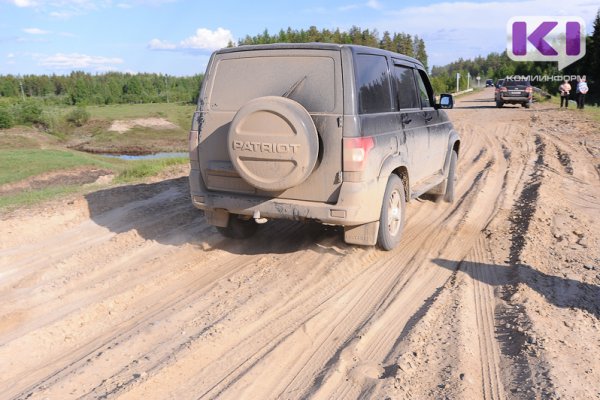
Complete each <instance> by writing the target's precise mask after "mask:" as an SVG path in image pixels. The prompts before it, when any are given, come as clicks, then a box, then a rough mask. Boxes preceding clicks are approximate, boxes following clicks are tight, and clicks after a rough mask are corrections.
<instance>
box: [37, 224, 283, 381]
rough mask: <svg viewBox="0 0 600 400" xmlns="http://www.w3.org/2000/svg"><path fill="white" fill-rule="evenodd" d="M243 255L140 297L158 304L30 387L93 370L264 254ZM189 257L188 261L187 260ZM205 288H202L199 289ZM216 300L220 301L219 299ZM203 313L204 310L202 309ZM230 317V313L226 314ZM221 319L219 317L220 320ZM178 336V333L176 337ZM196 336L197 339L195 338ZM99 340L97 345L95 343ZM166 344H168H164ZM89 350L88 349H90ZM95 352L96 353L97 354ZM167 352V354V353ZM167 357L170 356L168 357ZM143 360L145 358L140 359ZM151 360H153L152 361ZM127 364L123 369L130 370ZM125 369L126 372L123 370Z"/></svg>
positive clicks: (143, 301)
mask: <svg viewBox="0 0 600 400" xmlns="http://www.w3.org/2000/svg"><path fill="white" fill-rule="evenodd" d="M274 231H275V232H276V233H278V234H279V236H280V237H281V238H282V239H285V237H287V236H288V235H293V234H294V231H291V232H288V233H287V234H285V233H284V232H280V231H279V230H274ZM282 233H284V235H283V236H282V235H281V234H282ZM242 257H243V258H240V256H238V255H235V254H231V256H229V257H223V258H222V259H219V260H218V263H217V264H216V265H215V264H213V265H211V268H210V271H209V273H208V274H204V275H202V276H200V277H199V278H197V279H196V281H192V282H191V283H188V284H187V286H181V284H179V283H177V282H175V283H174V284H172V285H171V287H172V289H170V288H166V289H165V290H161V291H160V292H159V293H155V294H151V296H152V297H149V298H142V299H139V300H138V302H139V303H141V304H156V305H155V306H152V307H150V308H144V310H143V314H141V315H139V316H135V317H134V318H133V319H129V320H126V321H125V322H124V323H123V325H122V326H119V327H118V329H117V330H116V331H117V332H121V333H120V334H117V335H116V336H114V335H113V334H112V333H108V336H101V337H100V338H98V339H95V340H94V341H93V342H92V343H91V346H92V349H91V350H89V349H88V348H89V347H90V345H84V346H83V348H82V351H84V352H83V353H82V352H81V351H78V352H77V353H78V355H77V354H76V358H75V361H74V362H71V363H70V364H69V365H68V366H67V367H66V368H64V369H62V370H60V371H58V372H57V373H53V374H51V375H50V376H49V377H48V379H43V380H42V381H41V382H39V383H38V384H36V386H35V387H33V388H31V389H30V390H35V389H38V388H39V389H41V390H42V392H43V391H45V390H46V389H48V388H51V387H52V385H58V383H60V382H61V381H62V380H66V379H67V378H68V377H74V376H76V375H77V374H79V373H81V372H82V370H84V369H86V368H87V369H91V368H92V367H93V366H91V365H88V364H90V363H91V362H93V361H95V360H97V359H98V358H99V357H100V356H106V354H107V353H109V352H110V351H113V352H116V351H119V349H121V348H122V347H123V343H125V342H127V341H134V340H135V338H136V335H137V334H138V333H139V331H140V330H143V329H144V328H146V329H148V328H149V326H148V325H151V321H154V320H157V319H158V320H161V319H168V318H171V317H172V316H171V315H170V314H171V313H172V311H171V310H173V309H177V308H179V309H181V310H185V311H187V310H186V307H185V306H186V304H195V303H199V304H202V302H201V301H199V300H200V299H201V298H202V296H205V295H206V294H207V293H208V292H209V291H210V290H211V288H212V287H213V286H214V285H215V284H216V283H215V282H216V280H217V279H226V278H227V277H228V276H231V275H232V274H234V273H236V272H237V271H239V270H241V269H243V268H244V267H245V266H246V264H247V263H250V262H252V260H255V259H257V258H260V257H261V256H260V255H254V256H242ZM193 258H194V252H192V253H189V252H188V254H185V258H182V256H179V257H178V260H179V261H183V262H190V261H192V260H193ZM186 260H187V261H186ZM206 283H208V286H205V284H206ZM173 289H177V290H173ZM198 289H201V290H198ZM122 290H123V292H124V293H127V292H129V291H130V289H129V288H124V289H122ZM177 293H181V294H177ZM215 301H219V300H218V299H217V300H215ZM205 306H206V309H214V308H215V304H214V302H213V303H210V304H208V305H205ZM198 312H201V311H198ZM225 316H226V315H225ZM225 316H219V318H220V319H223V318H225ZM217 321H218V320H217ZM217 321H212V322H211V323H210V324H209V326H208V328H209V329H210V328H211V327H212V326H213V325H215V324H217V323H218V322H217ZM175 337H176V338H177V336H175ZM185 339H186V338H182V339H181V340H185ZM192 339H193V338H192ZM98 341H100V342H101V343H100V344H99V345H98V344H97V343H98ZM178 342H179V341H178V340H176V343H175V348H176V349H177V348H178V349H179V350H184V348H185V347H186V346H187V344H186V343H185V342H184V343H183V345H179V346H178V347H177V343H178ZM95 343H96V344H95ZM163 347H164V346H163ZM86 349H87V350H86ZM161 351H162V353H164V354H168V355H169V356H168V357H171V356H176V354H177V352H176V351H175V352H173V351H174V350H173V348H171V347H169V346H166V347H165V348H162V349H161ZM162 353H159V354H158V355H157V354H155V352H154V350H153V351H151V352H150V353H149V354H152V359H155V358H156V357H157V356H161V354H162ZM94 354H95V356H94ZM164 354H163V356H164ZM168 357H167V358H168ZM140 360H142V361H140ZM143 360H147V361H150V360H149V359H148V358H145V356H141V357H139V360H134V361H137V362H133V364H135V365H136V367H137V368H144V367H145V364H148V363H146V362H145V361H143ZM150 362H151V361H150ZM126 370H127V367H126V368H125V369H124V370H123V371H126ZM123 371H122V372H123ZM121 375H123V373H121ZM113 379H114V380H113V381H112V382H113V383H114V382H115V381H116V382H117V383H116V384H114V385H115V386H117V388H118V389H119V390H120V389H123V388H124V387H125V385H123V384H122V382H123V380H120V379H117V378H116V377H113ZM125 381H127V379H125ZM107 382H108V380H105V382H103V385H102V386H103V387H107V385H109V386H110V384H109V383H107ZM117 388H114V387H113V388H112V389H110V390H107V391H106V392H107V393H111V392H114V393H117V392H118V390H117Z"/></svg>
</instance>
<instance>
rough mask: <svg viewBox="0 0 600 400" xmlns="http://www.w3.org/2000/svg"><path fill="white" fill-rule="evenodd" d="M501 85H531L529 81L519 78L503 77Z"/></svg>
mask: <svg viewBox="0 0 600 400" xmlns="http://www.w3.org/2000/svg"><path fill="white" fill-rule="evenodd" d="M502 85H503V86H531V82H529V81H526V80H521V79H505V80H504V83H502Z"/></svg>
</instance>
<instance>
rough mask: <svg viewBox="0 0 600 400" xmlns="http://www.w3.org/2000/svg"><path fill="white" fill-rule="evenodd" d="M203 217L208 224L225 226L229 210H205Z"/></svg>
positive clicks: (227, 221)
mask: <svg viewBox="0 0 600 400" xmlns="http://www.w3.org/2000/svg"><path fill="white" fill-rule="evenodd" d="M204 218H205V219H206V222H207V223H208V224H210V225H214V226H220V227H221V228H226V227H227V224H228V223H229V211H227V210H224V209H222V208H216V209H213V210H205V211H204Z"/></svg>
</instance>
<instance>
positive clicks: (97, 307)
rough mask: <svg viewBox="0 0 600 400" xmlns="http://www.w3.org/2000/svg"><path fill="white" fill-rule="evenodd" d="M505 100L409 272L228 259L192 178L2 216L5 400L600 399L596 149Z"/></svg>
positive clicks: (324, 234)
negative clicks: (194, 202)
mask: <svg viewBox="0 0 600 400" xmlns="http://www.w3.org/2000/svg"><path fill="white" fill-rule="evenodd" d="M492 96H493V95H492V93H491V92H490V91H489V90H487V91H485V92H480V93H476V94H472V95H469V96H465V97H462V98H461V99H460V101H458V103H457V106H456V108H455V109H454V110H451V111H450V112H449V113H450V117H451V118H452V120H453V121H454V123H455V125H456V127H457V129H458V130H459V131H460V132H461V134H462V138H463V144H462V148H461V154H460V157H459V167H458V170H459V174H460V180H459V183H458V187H457V193H458V200H457V201H456V203H455V204H453V205H451V206H448V205H447V204H445V203H441V204H436V203H435V202H433V201H430V200H426V199H425V200H418V201H413V202H411V203H410V204H409V206H408V207H407V212H408V221H407V226H406V231H405V234H404V237H403V239H402V243H401V246H400V247H399V248H398V249H396V250H395V251H393V252H383V251H380V250H378V249H376V248H368V247H353V246H349V245H346V244H344V243H343V241H342V240H341V237H340V232H339V231H337V230H335V229H331V228H324V227H322V226H319V225H311V224H308V225H303V224H298V223H293V222H287V221H275V222H270V223H268V224H266V225H264V226H263V227H262V228H261V230H260V231H259V234H258V235H257V236H256V237H254V238H252V239H250V240H247V241H240V242H234V241H228V240H224V239H223V238H222V237H221V236H220V235H219V234H218V233H217V232H216V230H214V229H213V228H211V227H209V226H207V225H206V224H205V223H204V220H203V217H202V216H201V214H200V213H199V212H198V211H196V210H195V209H193V207H192V206H191V204H190V201H189V196H188V188H187V179H186V177H185V176H176V177H170V178H167V179H164V180H161V181H157V182H153V183H148V184H141V185H131V186H123V187H117V188H112V189H107V190H103V191H98V192H95V193H92V194H89V195H87V196H85V197H82V198H75V199H71V200H69V201H62V202H57V203H53V204H49V205H45V206H43V207H39V208H37V209H35V210H33V211H32V212H22V211H19V212H16V213H12V214H10V215H4V216H2V221H1V227H0V299H1V302H0V397H1V398H7V399H12V398H18V399H25V398H30V399H45V398H48V399H67V398H100V399H108V398H120V399H140V398H145V399H165V398H174V399H200V398H202V399H204V398H207V399H209V398H228V399H242V398H246V399H271V398H272V399H275V398H282V399H295V398H315V399H347V398H386V397H389V398H392V399H408V398H415V399H416V398H464V399H475V398H485V399H504V398H527V399H530V398H556V399H558V398H562V399H568V398H587V399H591V398H600V361H599V360H600V322H599V318H600V250H599V249H600V232H599V224H598V222H599V221H598V219H600V179H599V173H600V172H599V171H600V136H599V128H598V126H597V125H593V124H591V123H590V122H589V121H585V120H578V118H577V116H578V115H580V114H577V111H576V110H569V111H558V110H556V109H555V108H554V107H553V106H550V105H536V106H534V108H533V109H531V110H526V109H523V108H520V107H505V108H503V109H501V110H499V109H496V108H495V107H494V103H493V102H491V101H490V100H491V98H492Z"/></svg>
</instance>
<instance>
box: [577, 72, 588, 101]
mask: <svg viewBox="0 0 600 400" xmlns="http://www.w3.org/2000/svg"><path fill="white" fill-rule="evenodd" d="M588 90H589V89H588V85H587V82H586V79H585V75H583V76H582V77H581V78H580V79H578V82H577V108H579V109H580V110H583V106H584V103H585V95H586V94H587V92H588Z"/></svg>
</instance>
